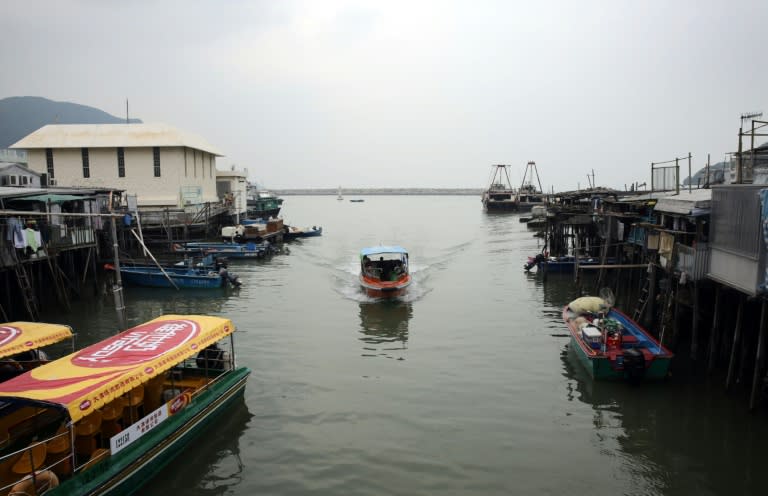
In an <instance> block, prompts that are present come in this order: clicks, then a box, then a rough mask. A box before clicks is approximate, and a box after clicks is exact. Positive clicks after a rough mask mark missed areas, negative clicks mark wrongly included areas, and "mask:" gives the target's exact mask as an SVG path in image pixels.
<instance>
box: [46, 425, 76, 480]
mask: <svg viewBox="0 0 768 496" xmlns="http://www.w3.org/2000/svg"><path fill="white" fill-rule="evenodd" d="M70 436H71V433H70V431H69V429H68V428H67V426H66V425H62V426H61V427H59V429H58V430H57V431H56V434H54V436H53V438H51V440H50V441H48V442H47V443H46V447H47V449H48V455H47V456H46V458H45V464H46V466H48V467H49V468H50V469H51V470H52V471H53V472H54V473H55V474H56V475H69V474H71V473H72V438H71V437H70Z"/></svg>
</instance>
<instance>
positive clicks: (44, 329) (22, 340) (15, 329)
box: [0, 322, 75, 382]
mask: <svg viewBox="0 0 768 496" xmlns="http://www.w3.org/2000/svg"><path fill="white" fill-rule="evenodd" d="M66 339H69V340H70V342H71V351H75V340H74V334H73V333H72V328H71V327H69V326H67V325H62V324H45V323H43V322H8V323H5V324H0V382H3V381H6V380H8V379H11V378H13V377H16V376H17V375H21V374H23V373H24V372H27V371H29V370H32V369H34V368H35V367H39V366H40V365H42V364H44V363H48V362H49V361H50V359H49V357H48V353H47V352H46V351H45V349H44V348H48V347H49V346H51V345H53V344H56V343H59V342H61V341H64V340H66Z"/></svg>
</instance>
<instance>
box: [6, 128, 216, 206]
mask: <svg viewBox="0 0 768 496" xmlns="http://www.w3.org/2000/svg"><path fill="white" fill-rule="evenodd" d="M11 148H13V149H25V150H27V152H28V165H29V168H30V169H33V170H35V171H37V172H40V173H42V174H45V176H44V178H43V183H47V184H48V185H58V186H73V187H97V188H114V189H121V190H125V191H126V192H127V193H128V194H131V195H134V194H135V195H137V199H138V204H139V206H144V207H146V206H156V207H181V206H185V205H194V204H202V203H206V202H218V201H220V198H219V197H218V195H217V194H216V157H219V156H222V153H221V152H220V151H219V150H218V149H217V148H215V147H214V146H212V145H211V144H210V143H208V142H207V141H206V140H204V139H203V138H201V137H200V136H197V135H194V134H191V133H187V132H185V131H181V130H179V129H176V128H174V127H172V126H169V125H167V124H51V125H47V126H43V127H41V128H40V129H38V130H37V131H35V132H33V133H31V134H30V135H28V136H26V137H25V138H23V139H21V140H20V141H18V142H16V143H14V144H13V146H11Z"/></svg>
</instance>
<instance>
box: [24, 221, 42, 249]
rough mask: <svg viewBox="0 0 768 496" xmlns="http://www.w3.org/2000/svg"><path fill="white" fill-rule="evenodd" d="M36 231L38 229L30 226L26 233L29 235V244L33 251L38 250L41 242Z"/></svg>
mask: <svg viewBox="0 0 768 496" xmlns="http://www.w3.org/2000/svg"><path fill="white" fill-rule="evenodd" d="M36 232H37V231H35V230H34V229H31V228H29V227H28V228H27V229H26V230H25V233H26V235H27V246H29V247H30V248H32V251H33V252H35V253H36V252H37V248H38V247H39V246H40V244H39V243H38V241H37V236H35V233H36ZM38 234H39V233H38Z"/></svg>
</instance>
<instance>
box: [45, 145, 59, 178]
mask: <svg viewBox="0 0 768 496" xmlns="http://www.w3.org/2000/svg"><path fill="white" fill-rule="evenodd" d="M45 164H46V165H47V166H48V178H49V179H53V178H54V177H56V176H55V175H54V174H53V149H52V148H46V149H45Z"/></svg>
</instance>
